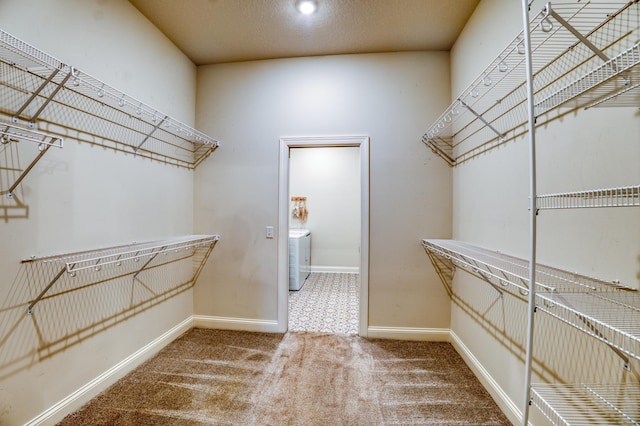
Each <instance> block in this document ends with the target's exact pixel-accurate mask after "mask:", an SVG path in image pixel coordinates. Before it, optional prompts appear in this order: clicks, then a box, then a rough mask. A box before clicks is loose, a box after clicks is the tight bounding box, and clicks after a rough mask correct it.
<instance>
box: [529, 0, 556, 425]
mask: <svg viewBox="0 0 640 426" xmlns="http://www.w3.org/2000/svg"><path fill="white" fill-rule="evenodd" d="M549 10H550V9H549ZM522 21H523V27H524V31H523V39H524V48H525V52H524V53H525V69H526V72H525V74H526V77H527V81H526V88H527V109H528V111H527V112H528V127H529V131H528V137H529V303H528V305H527V337H526V354H525V368H524V369H525V374H524V398H523V401H522V406H523V409H522V425H523V426H527V424H528V422H529V408H530V399H531V370H532V362H533V356H532V349H533V325H534V324H533V323H534V316H535V308H536V306H535V304H536V232H537V229H536V225H537V223H536V221H537V217H536V215H537V210H536V135H535V125H536V123H535V115H534V108H535V105H534V99H533V93H534V91H533V61H532V58H531V30H530V25H529V4H528V0H522Z"/></svg>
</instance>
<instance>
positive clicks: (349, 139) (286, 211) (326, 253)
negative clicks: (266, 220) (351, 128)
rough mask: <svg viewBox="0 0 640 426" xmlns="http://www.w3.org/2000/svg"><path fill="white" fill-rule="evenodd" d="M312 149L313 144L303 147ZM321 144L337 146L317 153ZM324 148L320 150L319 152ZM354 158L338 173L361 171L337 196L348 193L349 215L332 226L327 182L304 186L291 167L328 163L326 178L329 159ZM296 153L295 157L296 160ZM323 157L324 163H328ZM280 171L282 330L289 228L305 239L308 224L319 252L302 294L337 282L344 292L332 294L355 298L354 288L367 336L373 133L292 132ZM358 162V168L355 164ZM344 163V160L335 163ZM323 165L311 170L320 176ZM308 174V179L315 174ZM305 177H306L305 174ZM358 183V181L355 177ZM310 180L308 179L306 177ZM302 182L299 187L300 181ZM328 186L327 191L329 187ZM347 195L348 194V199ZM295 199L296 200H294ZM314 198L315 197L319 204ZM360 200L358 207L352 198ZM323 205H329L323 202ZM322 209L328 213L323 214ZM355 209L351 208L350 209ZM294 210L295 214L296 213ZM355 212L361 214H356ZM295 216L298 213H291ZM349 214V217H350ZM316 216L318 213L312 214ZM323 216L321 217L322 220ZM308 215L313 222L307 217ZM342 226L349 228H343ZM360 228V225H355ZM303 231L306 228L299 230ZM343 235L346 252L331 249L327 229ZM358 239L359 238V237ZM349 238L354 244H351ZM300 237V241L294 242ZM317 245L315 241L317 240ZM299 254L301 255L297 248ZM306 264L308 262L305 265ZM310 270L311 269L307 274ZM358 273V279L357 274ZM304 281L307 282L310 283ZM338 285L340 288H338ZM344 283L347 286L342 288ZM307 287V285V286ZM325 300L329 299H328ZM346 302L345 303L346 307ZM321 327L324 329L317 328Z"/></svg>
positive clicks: (283, 146) (281, 326) (284, 143)
mask: <svg viewBox="0 0 640 426" xmlns="http://www.w3.org/2000/svg"><path fill="white" fill-rule="evenodd" d="M302 148H309V149H302ZM311 148H313V149H318V148H334V149H333V150H330V149H327V150H320V151H315V152H312V150H310V149H311ZM336 148H351V149H350V150H343V151H340V149H337V150H336ZM319 153H321V155H319ZM337 153H340V154H341V155H340V156H338V157H336V156H335V155H336V154H337ZM313 155H315V156H316V159H317V161H315V162H314V163H313V164H312V163H310V162H309V158H310V156H313ZM354 157H355V163H353V162H352V163H350V164H351V167H350V170H349V169H348V166H347V168H343V169H342V170H338V169H335V170H334V172H335V173H337V174H339V175H340V176H342V177H347V178H348V176H349V174H350V173H351V176H353V173H354V172H355V173H356V174H357V175H359V176H356V177H357V178H359V179H357V183H356V186H357V187H356V188H353V187H352V188H351V189H346V190H345V191H340V194H338V195H337V197H338V198H339V197H343V198H342V199H341V200H339V202H342V203H343V204H344V209H345V210H344V213H345V216H344V218H343V219H344V220H343V221H341V222H340V223H337V222H335V221H334V224H333V225H334V226H335V227H336V228H338V229H329V226H330V222H331V221H330V220H329V216H331V215H332V214H335V213H336V212H331V211H329V210H326V209H335V201H336V200H333V203H334V206H333V207H332V206H330V205H329V204H330V203H322V200H321V199H322V197H323V192H322V191H323V189H322V188H321V187H322V182H317V181H316V182H315V187H316V189H314V185H313V184H312V185H311V186H308V185H307V186H305V183H303V184H302V186H300V185H299V184H300V182H295V181H292V180H291V176H292V172H293V174H294V176H298V177H299V176H300V173H299V168H300V167H301V166H302V167H310V165H311V167H318V168H321V169H322V168H324V169H325V170H324V173H325V176H327V178H329V174H330V173H332V170H331V169H329V167H331V166H330V165H329V164H328V163H327V161H333V162H336V159H339V160H338V162H343V161H345V162H349V161H352V160H353V158H354ZM292 158H293V159H292ZM305 158H306V160H305ZM349 158H352V160H349ZM323 161H324V163H323ZM279 162H280V170H279V172H280V173H279V220H278V225H279V226H278V330H279V331H280V332H286V331H287V329H288V327H289V315H290V312H289V274H290V268H289V243H290V241H289V231H290V228H291V230H292V231H297V232H293V233H292V235H293V234H296V233H301V238H304V236H305V235H307V237H308V234H307V233H306V227H308V228H311V229H310V231H311V233H310V235H311V237H310V238H311V241H312V242H313V238H314V228H315V229H316V231H317V232H315V234H316V235H315V236H316V237H317V238H318V239H319V241H318V244H316V245H315V246H316V248H317V250H315V251H316V252H317V253H314V251H313V250H312V253H313V254H312V259H315V260H314V261H313V262H312V265H311V268H310V270H309V272H310V273H311V275H310V276H309V278H307V284H308V286H309V287H308V288H307V290H308V291H307V292H306V293H299V295H300V296H301V297H303V296H304V297H305V298H309V297H311V298H313V297H316V296H320V297H321V296H322V295H320V294H319V293H318V292H317V291H316V293H315V296H314V295H310V293H309V292H310V291H313V289H314V288H315V289H316V290H318V289H319V288H321V287H324V290H322V289H320V291H321V292H322V291H324V292H325V293H326V291H327V288H330V287H331V286H334V288H340V289H341V291H342V290H345V291H346V293H345V294H344V296H342V295H336V294H334V295H333V297H334V298H335V297H346V298H348V297H349V294H348V292H349V291H351V296H352V297H351V299H352V302H353V299H354V297H353V296H354V293H353V292H355V293H356V294H355V296H356V298H357V299H359V300H358V302H359V309H358V313H357V325H356V328H357V334H359V335H361V336H365V337H366V335H367V328H368V288H369V285H368V284H369V281H368V278H369V274H368V271H369V138H368V137H367V136H343V137H340V136H338V137H292V138H282V139H281V140H280V161H279ZM354 165H355V170H353V169H354ZM334 166H336V167H339V166H340V165H339V164H334ZM322 172H323V170H316V171H315V173H313V174H312V175H316V176H317V175H318V173H320V174H321V173H322ZM312 175H309V176H308V177H309V179H312V178H313V176H312ZM303 179H304V178H303ZM351 183H352V184H353V182H351ZM307 184H308V182H307ZM297 185H298V186H297ZM296 188H306V189H305V191H311V192H312V193H313V194H314V195H313V198H309V199H306V198H305V197H307V196H306V195H305V194H297V193H293V192H294V191H297V189H296ZM326 190H327V189H326V188H325V189H324V191H325V192H326ZM344 197H347V198H344ZM292 198H293V199H295V200H294V201H292ZM314 201H315V202H316V203H315V204H314ZM354 202H355V203H356V204H359V205H356V206H354V205H353V203H354ZM323 204H324V205H323ZM311 206H315V207H316V208H317V211H315V212H313V211H312V207H311ZM305 209H308V210H307V211H308V212H309V215H310V216H311V215H316V217H315V221H313V220H311V219H309V217H308V216H307V215H306V213H307V212H306V211H305ZM323 209H325V210H324V211H325V213H324V214H323ZM348 211H351V213H348ZM292 213H293V215H292ZM352 213H355V214H356V216H357V217H355V218H354V217H353V214H352ZM292 216H293V217H292ZM322 216H327V217H326V220H324V221H323V220H321V219H322ZM347 216H349V217H347ZM311 217H313V216H311ZM319 219H320V220H319ZM307 220H309V222H307ZM340 227H343V228H344V229H340ZM354 227H356V228H357V229H353V228H354ZM300 231H301V232H300ZM331 233H334V234H336V233H337V234H340V236H341V237H340V239H341V243H339V244H341V245H342V246H343V248H344V251H342V252H339V251H338V252H336V250H334V249H331V248H328V246H327V244H325V243H326V241H324V242H323V239H326V238H327V235H328V234H331ZM354 238H355V240H356V241H355V242H354ZM349 241H350V243H349ZM293 242H297V241H295V240H294V241H293ZM300 244H304V243H303V240H302V239H301V240H300ZM312 244H313V243H312ZM292 247H294V249H295V250H298V249H297V247H298V246H292ZM300 250H301V251H300V252H299V253H300V256H304V253H305V252H304V249H302V248H300ZM293 256H294V257H295V256H296V254H295V253H293ZM303 268H304V266H303ZM304 275H306V274H304ZM358 278H359V279H358ZM307 284H305V285H307ZM335 286H337V287H335ZM343 287H344V288H343ZM302 289H303V290H304V286H303V287H302ZM325 302H326V299H325ZM345 303H347V304H348V300H341V304H342V305H344V304H345ZM342 307H344V306H342ZM315 331H320V330H315Z"/></svg>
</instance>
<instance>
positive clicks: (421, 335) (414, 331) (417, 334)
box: [367, 327, 449, 342]
mask: <svg viewBox="0 0 640 426" xmlns="http://www.w3.org/2000/svg"><path fill="white" fill-rule="evenodd" d="M367 338H368V339H398V340H424V341H431V342H448V341H449V329H448V328H414V327H369V328H367Z"/></svg>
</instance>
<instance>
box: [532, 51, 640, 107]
mask: <svg viewBox="0 0 640 426" xmlns="http://www.w3.org/2000/svg"><path fill="white" fill-rule="evenodd" d="M638 64H640V44H636V45H635V46H633V47H631V48H629V49H628V50H625V51H624V52H622V53H620V54H619V55H618V56H615V57H613V58H611V60H609V61H607V62H605V63H603V64H602V65H600V66H598V67H596V68H594V69H592V70H591V71H589V72H587V73H586V74H584V75H581V76H579V77H578V78H576V79H575V80H574V81H573V82H571V83H569V84H568V85H566V86H564V87H562V88H561V89H559V90H557V91H556V92H554V93H552V94H550V95H548V96H546V97H545V98H543V99H542V100H540V101H538V102H536V104H535V113H536V115H540V114H543V113H545V112H547V111H550V110H552V109H554V108H556V107H558V106H560V105H562V104H564V103H566V102H568V101H570V100H572V99H574V98H577V97H578V96H583V95H584V96H583V97H582V98H581V102H582V103H586V104H587V107H591V106H599V105H601V104H604V103H605V102H607V101H612V102H613V101H614V100H615V101H617V102H616V106H637V105H638V102H637V99H638V98H637V97H636V96H637V95H634V96H624V95H623V94H624V93H628V92H630V91H631V90H633V89H635V88H637V87H638V85H640V82H639V81H638V78H639V77H640V70H638V68H639V67H637V65H638ZM586 96H588V98H586ZM634 100H635V101H636V102H635V103H634Z"/></svg>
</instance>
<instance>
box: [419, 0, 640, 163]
mask: <svg viewBox="0 0 640 426" xmlns="http://www.w3.org/2000/svg"><path fill="white" fill-rule="evenodd" d="M638 9H640V6H639V5H638V2H623V1H611V2H608V3H597V2H576V3H573V4H569V3H567V4H558V5H553V7H552V6H551V3H548V4H547V5H546V6H545V8H544V9H543V10H541V11H540V12H539V13H537V14H535V15H533V17H532V18H531V30H530V38H531V50H532V58H533V74H534V98H535V99H534V101H535V103H536V115H537V125H541V124H544V123H545V122H546V121H548V120H549V119H551V118H550V117H546V116H543V115H542V114H543V113H544V112H548V111H551V110H552V109H554V108H558V107H560V106H563V105H570V106H571V107H572V108H579V107H591V106H613V105H624V106H628V105H632V106H638V105H639V104H640V93H639V92H640V91H639V90H636V89H637V88H638V86H639V83H640V70H639V67H638V64H639V63H640V46H639V45H638V42H637V40H638V38H637V35H638V32H639V31H640V30H639V28H640V25H639V23H640V22H639V21H640V13H639V12H638ZM561 21H562V22H564V24H566V25H563V24H561ZM576 34H579V35H580V37H581V38H578V37H577V36H576ZM596 52H597V53H596ZM524 53H525V52H524V44H523V32H521V33H520V34H518V36H517V37H515V38H514V39H513V40H512V41H511V43H509V44H508V45H507V47H506V48H505V49H504V50H503V51H502V52H500V54H499V55H498V56H497V57H496V58H495V59H494V60H493V61H492V62H491V63H490V64H489V66H488V67H487V68H486V69H485V70H484V71H483V72H482V73H481V74H480V76H478V77H477V78H476V79H475V80H474V81H473V82H472V83H471V84H470V85H469V86H468V87H467V88H466V89H465V90H464V91H462V93H461V95H460V96H458V98H457V99H456V100H455V101H454V102H453V103H452V104H451V105H450V106H449V107H448V108H447V109H446V110H445V111H444V113H443V114H442V115H441V116H440V117H439V118H438V119H437V120H436V121H435V123H434V124H432V125H431V126H430V127H429V128H428V129H427V131H426V133H425V134H424V136H423V138H422V141H423V142H424V143H425V144H426V145H427V146H429V147H430V148H431V150H432V151H433V152H434V153H436V154H437V155H439V156H440V157H441V158H442V159H444V160H445V161H446V162H447V164H449V165H450V166H456V165H458V164H461V163H463V162H465V161H468V160H470V159H472V158H474V157H476V156H478V155H480V154H482V153H485V152H487V151H489V150H491V149H493V148H496V147H498V146H500V145H502V144H503V143H505V142H506V141H508V140H510V139H513V138H515V137H516V136H518V135H521V134H523V133H525V132H526V131H527V128H526V123H527V120H528V112H527V107H526V99H527V95H526V88H525V81H526V75H525V69H524V59H525V56H524ZM570 101H573V103H570Z"/></svg>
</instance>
